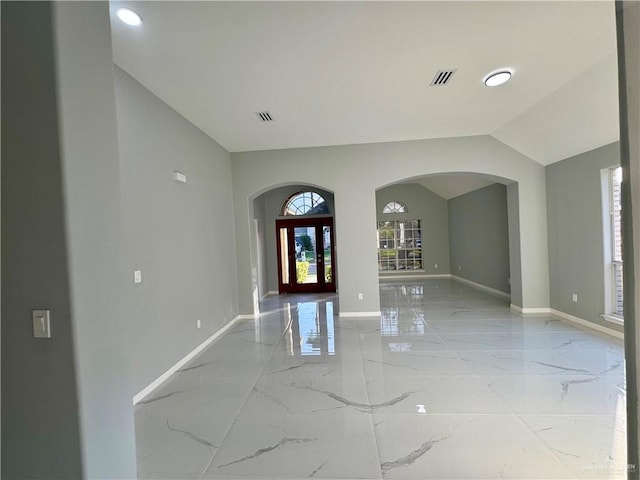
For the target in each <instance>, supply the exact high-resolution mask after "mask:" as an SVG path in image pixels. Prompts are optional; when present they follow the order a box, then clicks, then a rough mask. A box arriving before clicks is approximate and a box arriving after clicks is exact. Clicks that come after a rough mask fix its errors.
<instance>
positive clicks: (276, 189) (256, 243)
mask: <svg viewBox="0 0 640 480" xmlns="http://www.w3.org/2000/svg"><path fill="white" fill-rule="evenodd" d="M300 192H313V193H315V194H317V195H318V196H320V197H322V199H323V200H324V204H323V206H322V207H323V208H319V209H318V208H317V207H318V205H311V204H309V207H310V210H309V211H306V210H305V213H306V215H302V216H296V215H287V214H283V213H286V212H283V208H284V205H285V203H286V202H287V201H288V200H291V199H292V198H293V197H295V196H296V194H299V193H300ZM250 207H251V210H252V214H251V219H252V223H251V230H252V231H251V252H252V265H253V267H252V270H253V271H254V273H255V276H256V285H257V292H256V294H255V295H254V296H255V301H256V303H257V302H258V301H259V300H260V299H262V298H264V297H265V296H266V295H268V294H276V293H279V292H280V291H281V288H280V287H281V280H282V278H281V273H282V265H281V264H280V256H281V255H280V250H281V249H279V248H278V243H279V240H280V238H279V236H278V233H277V231H276V222H283V221H284V222H287V221H291V220H292V219H295V221H296V222H298V223H299V221H300V218H305V219H307V220H309V219H331V220H332V221H333V219H334V212H335V202H334V194H333V192H331V191H330V190H327V189H324V188H321V187H320V186H316V185H309V184H305V183H290V184H286V185H276V186H272V187H270V188H265V189H262V190H261V191H260V192H259V193H256V194H255V195H253V197H252V198H251V200H250ZM294 210H295V209H294ZM303 210H304V209H303ZM303 223H304V222H303ZM331 228H332V229H333V228H334V227H333V223H332V224H331ZM299 229H300V228H299ZM298 233H300V232H298ZM302 233H304V234H306V233H307V232H306V231H305V232H302ZM333 235H334V232H333V231H327V232H325V235H324V236H326V237H327V238H328V237H329V236H330V237H331V238H332V237H333ZM298 236H300V235H298ZM314 240H316V239H315V238H314ZM318 240H324V244H327V245H331V242H327V241H326V239H324V238H323V239H320V238H318ZM295 241H296V242H298V243H299V239H298V238H297V237H296V240H295ZM301 246H302V245H301ZM300 250H301V251H298V252H295V253H296V254H297V255H298V256H299V255H300V254H301V253H302V251H303V250H305V251H306V257H308V258H310V259H311V260H313V258H312V257H313V256H312V257H310V256H309V255H310V252H309V248H307V249H302V248H301V249H300ZM300 260H302V259H301V258H298V262H296V263H301V262H300ZM309 263H311V265H310V268H309V270H311V272H310V273H309V274H308V277H307V281H306V284H305V285H309V283H310V282H309V280H313V279H314V278H315V279H316V281H318V279H319V280H322V282H321V283H322V284H323V285H324V284H325V280H326V279H327V278H329V279H331V280H333V281H332V282H330V283H332V284H333V287H332V288H330V290H331V289H335V279H336V276H335V274H334V272H335V269H336V267H335V260H333V262H332V263H331V264H330V265H323V266H322V270H323V274H322V275H319V273H318V271H317V266H316V265H315V264H314V263H313V261H311V262H309ZM325 270H327V271H329V272H330V273H329V276H328V277H327V276H326V275H325V274H324V272H325ZM331 272H333V273H331ZM292 275H295V272H292ZM327 283H329V282H327ZM305 288H306V290H310V291H313V288H310V287H305Z"/></svg>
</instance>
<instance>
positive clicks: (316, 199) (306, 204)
mask: <svg viewBox="0 0 640 480" xmlns="http://www.w3.org/2000/svg"><path fill="white" fill-rule="evenodd" d="M325 213H329V207H328V206H327V203H326V202H325V200H324V198H322V196H321V195H320V194H318V193H316V192H311V191H306V192H298V193H294V194H293V195H291V196H290V197H289V198H288V199H287V201H286V202H284V205H283V206H282V215H286V216H289V215H322V214H325Z"/></svg>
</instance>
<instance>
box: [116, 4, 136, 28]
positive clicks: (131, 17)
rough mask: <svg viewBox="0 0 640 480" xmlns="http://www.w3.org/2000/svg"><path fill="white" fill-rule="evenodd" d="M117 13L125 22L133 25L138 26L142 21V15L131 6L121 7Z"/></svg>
mask: <svg viewBox="0 0 640 480" xmlns="http://www.w3.org/2000/svg"><path fill="white" fill-rule="evenodd" d="M116 15H118V18H119V19H120V20H122V21H123V22H124V23H126V24H127V25H131V26H133V27H137V26H138V25H140V24H141V23H142V17H141V16H140V15H138V14H137V13H136V12H134V11H133V10H131V9H130V8H119V9H118V11H117V12H116Z"/></svg>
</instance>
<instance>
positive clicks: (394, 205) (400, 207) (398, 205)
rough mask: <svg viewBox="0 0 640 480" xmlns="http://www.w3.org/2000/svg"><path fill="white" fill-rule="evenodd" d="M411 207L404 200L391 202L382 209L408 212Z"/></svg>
mask: <svg viewBox="0 0 640 480" xmlns="http://www.w3.org/2000/svg"><path fill="white" fill-rule="evenodd" d="M408 211H409V209H408V208H407V206H406V205H405V204H404V203H402V202H389V203H387V204H386V205H385V206H384V208H383V209H382V213H407V212H408Z"/></svg>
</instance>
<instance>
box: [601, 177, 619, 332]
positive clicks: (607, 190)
mask: <svg viewBox="0 0 640 480" xmlns="http://www.w3.org/2000/svg"><path fill="white" fill-rule="evenodd" d="M621 184H622V168H620V167H611V168H606V169H604V170H603V171H602V207H603V208H602V211H603V233H604V270H605V275H604V286H605V292H604V297H605V315H604V316H605V318H608V319H610V320H617V321H621V320H622V318H623V314H624V296H623V279H622V277H623V262H622V203H621Z"/></svg>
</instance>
